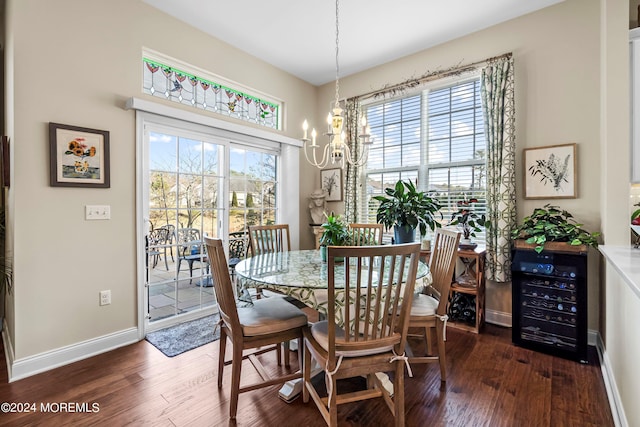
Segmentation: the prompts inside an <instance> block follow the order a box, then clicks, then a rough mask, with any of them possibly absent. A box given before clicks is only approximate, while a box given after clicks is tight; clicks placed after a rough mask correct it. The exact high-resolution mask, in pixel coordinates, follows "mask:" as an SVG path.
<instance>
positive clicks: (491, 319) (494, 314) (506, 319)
mask: <svg viewBox="0 0 640 427" xmlns="http://www.w3.org/2000/svg"><path fill="white" fill-rule="evenodd" d="M484 321H485V322H487V323H491V324H492V325H498V326H505V327H507V328H510V327H511V325H512V323H511V313H505V312H502V311H496V310H485V318H484Z"/></svg>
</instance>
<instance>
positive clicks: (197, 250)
mask: <svg viewBox="0 0 640 427" xmlns="http://www.w3.org/2000/svg"><path fill="white" fill-rule="evenodd" d="M176 240H177V244H178V268H177V270H178V273H177V274H178V276H180V266H181V265H182V261H186V262H187V264H188V265H189V283H191V281H192V280H193V263H194V262H200V263H204V264H205V266H206V267H207V269H208V268H209V264H208V263H207V254H206V253H203V251H202V238H201V237H200V230H198V229H197V228H179V229H178V231H177V233H176Z"/></svg>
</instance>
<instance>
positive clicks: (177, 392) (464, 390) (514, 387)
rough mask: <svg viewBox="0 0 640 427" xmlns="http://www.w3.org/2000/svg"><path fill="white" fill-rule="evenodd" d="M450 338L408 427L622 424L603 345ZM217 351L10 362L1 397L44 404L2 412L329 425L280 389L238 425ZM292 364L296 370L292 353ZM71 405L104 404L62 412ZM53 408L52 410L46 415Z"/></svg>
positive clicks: (138, 351) (496, 335)
mask: <svg viewBox="0 0 640 427" xmlns="http://www.w3.org/2000/svg"><path fill="white" fill-rule="evenodd" d="M447 338H448V341H447V366H448V371H449V376H448V380H447V382H446V385H444V386H443V387H442V388H441V385H440V377H439V370H438V367H437V365H435V364H430V365H417V366H414V367H413V373H414V377H413V378H407V379H406V389H405V393H406V405H405V409H406V420H407V425H408V426H426V425H429V426H492V427H493V426H553V427H557V426H580V427H583V426H599V427H601V426H613V425H614V423H613V419H612V416H611V411H610V408H609V404H608V401H607V396H606V392H605V386H604V383H603V380H602V375H601V372H600V366H599V363H598V357H597V354H596V350H595V348H593V347H590V348H589V364H588V365H582V364H579V363H576V362H573V361H569V360H565V359H560V358H556V357H552V356H549V355H545V354H542V353H536V352H533V351H529V350H525V349H522V348H519V347H515V346H513V345H512V344H511V330H510V329H506V328H500V327H497V326H493V325H486V326H485V329H484V331H483V333H482V334H480V335H475V334H472V333H469V332H462V331H459V330H455V329H452V328H449V329H448V330H447ZM2 350H3V352H4V349H2ZM217 352H218V344H217V343H211V344H207V345H205V346H202V347H200V348H197V349H195V350H192V351H189V352H187V353H184V354H182V355H179V356H176V357H174V358H168V357H166V356H164V355H163V354H162V353H160V351H158V350H157V349H156V348H155V347H153V346H152V345H151V344H149V343H148V342H146V341H141V342H139V343H136V344H133V345H130V346H127V347H124V348H120V349H117V350H114V351H112V352H109V353H106V354H102V355H99V356H95V357H92V358H91V359H87V360H83V361H80V362H76V363H74V364H72V365H68V366H64V367H61V368H58V369H55V370H53V371H49V372H45V373H42V374H39V375H36V376H33V377H30V378H26V379H23V380H20V381H17V382H14V383H11V384H8V383H7V371H6V366H5V364H4V363H2V364H0V365H1V366H0V402H11V403H14V404H16V405H17V404H24V403H28V404H35V406H36V408H35V409H36V411H35V412H30V413H3V414H0V424H1V425H3V426H26V425H29V426H32V425H55V426H62V425H74V426H78V425H80V426H84V425H109V426H123V425H136V426H137V425H143V424H144V425H153V426H225V425H240V426H300V427H303V426H304V427H307V426H324V425H325V424H324V422H323V420H322V417H321V416H320V413H319V412H318V410H317V409H316V407H315V405H314V404H313V403H312V402H309V403H308V404H304V403H302V399H301V398H297V399H296V400H295V401H293V402H292V403H285V402H284V401H282V400H280V399H279V398H278V389H279V387H278V386H274V387H273V388H268V389H263V390H258V391H254V392H249V393H243V394H242V395H240V402H239V407H238V419H237V424H236V423H233V422H230V421H229V420H228V417H227V414H228V403H227V400H228V396H229V393H228V386H229V383H230V374H231V369H226V370H225V380H224V384H223V389H222V390H218V388H217V384H216V369H217ZM261 357H262V359H261V360H263V361H264V362H265V364H266V366H267V368H268V369H270V370H271V372H273V373H276V372H277V371H278V369H282V368H278V367H277V365H276V363H275V356H274V354H273V353H269V354H267V355H264V356H261ZM3 360H4V358H3ZM243 367H244V368H245V369H244V372H243V374H244V376H243V380H245V381H246V379H247V374H251V375H253V371H252V368H251V366H250V365H249V364H248V362H247V364H246V365H245V366H243ZM229 368H230V367H229ZM292 368H294V369H295V368H297V359H296V357H295V354H294V353H292ZM319 382H320V383H322V380H321V379H320V381H319ZM243 383H244V381H243ZM358 383H359V380H356V381H352V382H351V383H344V384H342V385H341V386H342V387H355V386H357V385H358ZM64 403H72V404H76V405H80V406H79V407H78V406H76V409H77V410H80V409H90V410H94V409H97V411H94V412H89V413H82V412H75V413H74V412H69V411H61V410H60V409H61V406H62V404H64ZM82 404H86V407H85V408H83V407H82V406H81V405H82ZM93 404H97V406H92V405H93ZM42 405H44V408H42ZM47 405H49V407H48V409H49V411H50V412H43V411H42V409H47ZM14 409H15V408H14ZM338 415H339V423H340V425H341V426H342V425H344V426H386V425H392V417H391V415H390V413H389V410H388V409H387V408H386V406H385V405H384V402H383V401H382V399H380V400H378V401H365V402H360V403H354V404H351V405H344V407H340V409H339V412H338Z"/></svg>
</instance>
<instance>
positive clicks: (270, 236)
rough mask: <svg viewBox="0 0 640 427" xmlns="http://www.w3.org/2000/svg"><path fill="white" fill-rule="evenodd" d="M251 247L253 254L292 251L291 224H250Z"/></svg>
mask: <svg viewBox="0 0 640 427" xmlns="http://www.w3.org/2000/svg"><path fill="white" fill-rule="evenodd" d="M249 249H250V250H251V255H259V254H263V253H267V252H288V251H290V250H291V239H290V238H289V224H276V225H251V226H249Z"/></svg>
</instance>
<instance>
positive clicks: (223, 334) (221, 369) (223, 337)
mask: <svg viewBox="0 0 640 427" xmlns="http://www.w3.org/2000/svg"><path fill="white" fill-rule="evenodd" d="M218 342H219V343H220V351H219V352H218V388H222V374H223V373H224V358H225V354H226V351H227V330H226V329H225V327H224V326H222V325H220V339H219V340H218Z"/></svg>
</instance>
